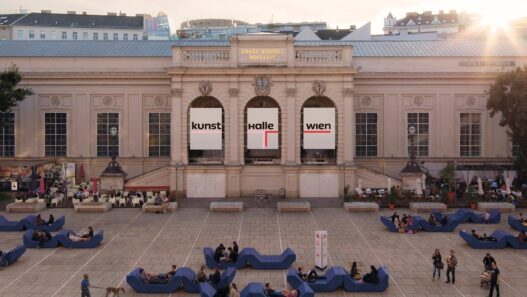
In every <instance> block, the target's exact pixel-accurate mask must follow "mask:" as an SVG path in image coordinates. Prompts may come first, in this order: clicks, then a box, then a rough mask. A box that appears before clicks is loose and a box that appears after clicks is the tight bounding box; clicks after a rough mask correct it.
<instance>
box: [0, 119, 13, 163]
mask: <svg viewBox="0 0 527 297" xmlns="http://www.w3.org/2000/svg"><path fill="white" fill-rule="evenodd" d="M0 123H2V125H0V157H14V156H15V114H14V113H12V112H5V113H2V112H0Z"/></svg>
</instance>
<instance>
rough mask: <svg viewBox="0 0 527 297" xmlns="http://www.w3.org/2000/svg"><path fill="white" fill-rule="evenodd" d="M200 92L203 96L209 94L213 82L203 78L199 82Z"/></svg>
mask: <svg viewBox="0 0 527 297" xmlns="http://www.w3.org/2000/svg"><path fill="white" fill-rule="evenodd" d="M199 92H200V93H201V95H202V96H209V94H210V92H212V83H211V82H210V81H208V80H202V81H201V82H200V83H199Z"/></svg>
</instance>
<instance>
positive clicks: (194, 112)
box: [189, 108, 223, 150]
mask: <svg viewBox="0 0 527 297" xmlns="http://www.w3.org/2000/svg"><path fill="white" fill-rule="evenodd" d="M189 125H190V127H189V131H190V149H191V150H221V149H222V129H223V121H222V118H221V108H191V109H190V121H189Z"/></svg>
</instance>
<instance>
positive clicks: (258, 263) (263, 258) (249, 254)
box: [242, 248, 296, 270]
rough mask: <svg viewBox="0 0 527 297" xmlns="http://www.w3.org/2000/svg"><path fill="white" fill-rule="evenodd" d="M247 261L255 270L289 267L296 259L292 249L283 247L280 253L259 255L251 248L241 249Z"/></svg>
mask: <svg viewBox="0 0 527 297" xmlns="http://www.w3.org/2000/svg"><path fill="white" fill-rule="evenodd" d="M242 252H244V255H245V258H246V260H247V263H248V264H249V265H250V266H251V267H252V268H254V269H257V270H284V269H287V268H289V266H291V264H293V263H294V262H295V260H296V254H295V252H293V250H292V249H290V248H287V249H285V250H284V251H283V252H282V254H280V255H261V254H260V253H259V252H258V251H257V250H255V249H253V248H245V249H243V251H242Z"/></svg>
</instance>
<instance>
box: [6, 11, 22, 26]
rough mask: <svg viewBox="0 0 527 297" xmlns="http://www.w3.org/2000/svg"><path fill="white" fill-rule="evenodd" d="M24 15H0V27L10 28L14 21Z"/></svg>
mask: <svg viewBox="0 0 527 297" xmlns="http://www.w3.org/2000/svg"><path fill="white" fill-rule="evenodd" d="M23 16H25V14H22V13H16V14H0V26H10V25H12V24H13V23H15V22H16V21H18V20H20V19H21V18H22V17H23Z"/></svg>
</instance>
